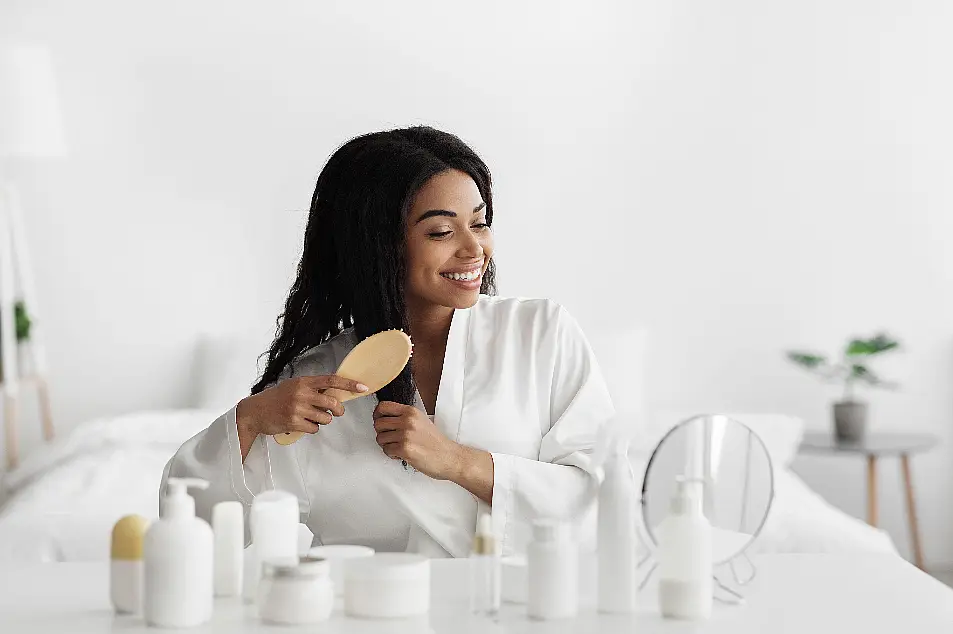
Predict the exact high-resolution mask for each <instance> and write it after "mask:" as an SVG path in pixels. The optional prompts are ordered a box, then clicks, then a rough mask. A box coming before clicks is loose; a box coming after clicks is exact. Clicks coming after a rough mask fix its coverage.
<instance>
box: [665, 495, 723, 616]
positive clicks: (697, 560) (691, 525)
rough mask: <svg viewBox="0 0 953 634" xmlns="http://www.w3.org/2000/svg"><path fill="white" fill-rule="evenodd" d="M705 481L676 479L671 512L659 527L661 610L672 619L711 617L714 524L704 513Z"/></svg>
mask: <svg viewBox="0 0 953 634" xmlns="http://www.w3.org/2000/svg"><path fill="white" fill-rule="evenodd" d="M702 484H703V483H702V481H701V480H692V479H687V478H683V477H679V478H676V490H675V495H674V497H673V498H672V506H671V509H670V512H669V515H668V516H667V517H666V518H665V519H664V520H662V523H661V524H660V525H659V527H658V562H659V609H660V611H661V613H662V616H663V617H665V618H671V619H686V620H692V621H697V620H704V619H707V618H709V617H710V616H711V608H712V601H713V592H714V587H713V581H712V573H713V570H712V568H713V565H712V544H711V539H712V536H711V524H710V523H709V522H708V519H707V518H706V517H705V514H704V513H703V512H702V503H703V495H702Z"/></svg>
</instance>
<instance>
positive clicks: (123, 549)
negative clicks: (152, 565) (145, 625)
mask: <svg viewBox="0 0 953 634" xmlns="http://www.w3.org/2000/svg"><path fill="white" fill-rule="evenodd" d="M147 528H149V520H147V519H146V518H144V517H142V516H141V515H126V516H125V517H123V518H121V519H120V520H119V521H118V522H116V524H115V526H113V531H112V548H111V553H110V559H111V560H112V561H111V564H110V571H109V598H110V599H111V601H112V604H113V607H114V608H115V610H116V612H119V613H120V614H138V613H139V612H140V611H141V610H142V541H143V538H144V537H145V534H146V529H147Z"/></svg>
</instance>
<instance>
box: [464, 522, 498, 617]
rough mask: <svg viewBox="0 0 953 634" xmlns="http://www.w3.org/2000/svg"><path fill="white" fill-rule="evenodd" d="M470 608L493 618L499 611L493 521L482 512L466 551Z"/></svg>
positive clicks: (474, 611)
mask: <svg viewBox="0 0 953 634" xmlns="http://www.w3.org/2000/svg"><path fill="white" fill-rule="evenodd" d="M470 571H471V573H470V575H471V577H470V609H471V611H472V612H473V614H475V615H478V616H488V617H495V616H496V615H497V613H498V612H499V611H500V555H499V553H497V550H496V539H495V538H494V536H493V522H492V521H491V518H490V515H489V514H487V513H484V514H483V515H481V516H480V520H479V522H477V531H476V535H475V536H474V537H473V552H472V553H471V554H470Z"/></svg>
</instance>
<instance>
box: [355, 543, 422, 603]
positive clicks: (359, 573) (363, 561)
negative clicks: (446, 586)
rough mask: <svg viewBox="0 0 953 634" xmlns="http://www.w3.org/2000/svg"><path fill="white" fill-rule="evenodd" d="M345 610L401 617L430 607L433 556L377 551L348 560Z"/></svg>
mask: <svg viewBox="0 0 953 634" xmlns="http://www.w3.org/2000/svg"><path fill="white" fill-rule="evenodd" d="M344 610H345V612H347V614H348V615H349V616H359V617H365V618H374V619H389V618H402V617H408V616H417V615H420V614H426V613H427V612H428V611H429V610H430V560H429V559H427V558H426V557H423V556H421V555H414V554H411V553H378V554H376V555H374V556H373V557H362V558H358V559H352V560H350V561H348V565H347V567H346V568H345V570H344Z"/></svg>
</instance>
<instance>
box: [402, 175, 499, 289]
mask: <svg viewBox="0 0 953 634" xmlns="http://www.w3.org/2000/svg"><path fill="white" fill-rule="evenodd" d="M492 255H493V233H492V232H491V231H490V227H489V226H487V224H486V205H485V203H484V201H483V196H481V195H480V190H479V189H478V188H477V186H476V183H474V182H473V179H472V178H470V177H469V176H468V175H467V174H466V173H465V172H461V171H459V170H447V171H446V172H442V173H440V174H437V175H436V176H434V177H433V178H431V179H430V180H428V181H427V182H426V183H424V186H423V187H421V188H420V191H418V192H417V195H416V196H415V197H414V201H413V204H412V205H411V208H410V213H409V214H408V217H407V281H406V290H407V294H408V300H410V301H411V302H413V303H420V304H423V305H433V304H436V305H439V306H446V307H449V308H470V307H471V306H473V305H474V304H475V303H476V301H477V298H478V296H479V294H480V285H481V284H482V283H483V272H484V271H486V267H487V264H488V263H489V261H490V256H492Z"/></svg>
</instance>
